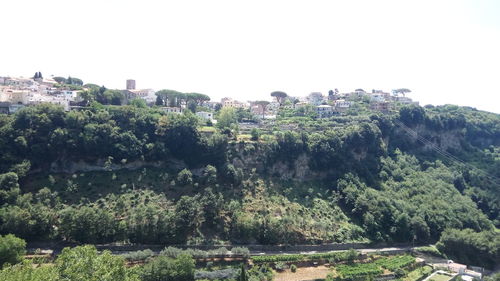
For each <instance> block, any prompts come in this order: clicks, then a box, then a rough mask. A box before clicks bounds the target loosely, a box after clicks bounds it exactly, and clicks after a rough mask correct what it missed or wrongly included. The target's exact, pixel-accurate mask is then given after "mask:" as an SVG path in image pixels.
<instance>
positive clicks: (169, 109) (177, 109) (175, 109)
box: [161, 106, 184, 114]
mask: <svg viewBox="0 0 500 281" xmlns="http://www.w3.org/2000/svg"><path fill="white" fill-rule="evenodd" d="M161 110H163V111H164V112H166V113H178V114H180V113H182V112H183V111H184V109H182V108H180V107H171V106H166V107H162V108H161Z"/></svg>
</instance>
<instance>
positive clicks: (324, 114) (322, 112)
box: [316, 104, 334, 118]
mask: <svg viewBox="0 0 500 281" xmlns="http://www.w3.org/2000/svg"><path fill="white" fill-rule="evenodd" d="M316 113H317V114H318V117H319V118H328V117H332V116H333V114H334V110H333V106H331V105H326V104H323V105H318V106H316Z"/></svg>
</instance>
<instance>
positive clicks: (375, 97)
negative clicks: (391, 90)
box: [370, 93, 386, 102]
mask: <svg viewBox="0 0 500 281" xmlns="http://www.w3.org/2000/svg"><path fill="white" fill-rule="evenodd" d="M370 100H371V101H373V102H385V100H386V95H384V94H382V93H372V94H370Z"/></svg>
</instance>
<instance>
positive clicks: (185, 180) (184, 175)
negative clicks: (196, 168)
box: [177, 169, 193, 186]
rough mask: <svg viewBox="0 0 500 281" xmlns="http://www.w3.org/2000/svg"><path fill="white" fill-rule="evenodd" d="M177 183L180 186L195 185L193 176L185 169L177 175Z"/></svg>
mask: <svg viewBox="0 0 500 281" xmlns="http://www.w3.org/2000/svg"><path fill="white" fill-rule="evenodd" d="M177 183H178V184H180V185H184V186H185V185H191V184H193V174H192V173H191V171H190V170H188V169H183V170H181V171H180V172H179V174H177Z"/></svg>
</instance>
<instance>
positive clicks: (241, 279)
mask: <svg viewBox="0 0 500 281" xmlns="http://www.w3.org/2000/svg"><path fill="white" fill-rule="evenodd" d="M240 268H241V270H240V276H239V277H238V281H248V276H247V270H246V268H245V265H244V264H243V263H242V264H241V267H240Z"/></svg>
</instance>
